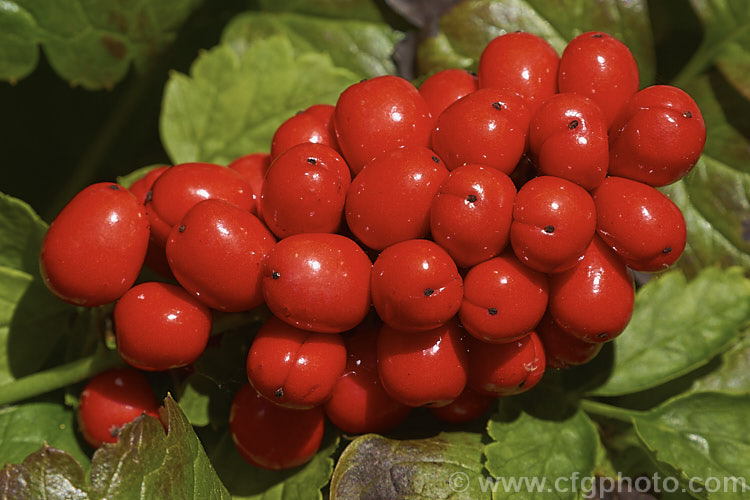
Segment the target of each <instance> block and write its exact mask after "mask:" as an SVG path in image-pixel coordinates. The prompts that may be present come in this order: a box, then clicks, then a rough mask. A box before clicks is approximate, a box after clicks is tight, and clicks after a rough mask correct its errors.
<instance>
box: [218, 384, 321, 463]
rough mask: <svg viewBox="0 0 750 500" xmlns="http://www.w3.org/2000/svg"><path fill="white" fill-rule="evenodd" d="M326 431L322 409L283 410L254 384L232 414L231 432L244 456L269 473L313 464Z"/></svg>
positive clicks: (243, 393)
mask: <svg viewBox="0 0 750 500" xmlns="http://www.w3.org/2000/svg"><path fill="white" fill-rule="evenodd" d="M324 428H325V415H324V413H323V410H322V408H320V407H316V408H310V409H308V410H292V409H290V408H283V407H281V406H278V405H275V404H273V403H272V402H270V401H268V400H267V399H265V398H264V397H263V396H261V395H260V394H258V393H257V392H256V391H255V389H253V387H252V386H251V385H250V384H245V385H243V386H242V387H241V388H240V390H239V391H238V392H237V394H236V395H235V397H234V400H233V401H232V408H231V410H230V413H229V431H230V432H231V434H232V441H234V444H235V446H236V447H237V450H238V451H239V452H240V455H242V457H243V458H244V459H245V460H247V461H248V462H250V463H251V464H253V465H256V466H258V467H262V468H263V469H268V470H281V469H291V468H292V467H297V466H298V465H302V464H304V463H305V462H307V461H308V460H310V459H311V458H312V457H313V456H314V455H315V453H317V451H318V449H319V448H320V443H321V442H322V441H323V430H324Z"/></svg>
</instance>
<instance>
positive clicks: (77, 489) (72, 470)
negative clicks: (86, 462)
mask: <svg viewBox="0 0 750 500" xmlns="http://www.w3.org/2000/svg"><path fill="white" fill-rule="evenodd" d="M0 498H50V499H51V498H65V499H66V500H84V499H87V498H89V496H88V494H87V493H86V474H85V472H84V470H83V467H81V464H79V463H78V462H77V461H76V459H75V458H73V457H72V456H71V455H70V454H68V452H66V451H63V450H59V449H57V448H51V447H49V446H47V445H46V444H44V445H43V446H42V448H41V449H40V450H39V451H36V452H34V453H32V454H30V455H29V456H28V457H26V459H25V460H24V461H23V463H22V464H21V465H6V466H5V467H3V469H2V470H1V471H0Z"/></svg>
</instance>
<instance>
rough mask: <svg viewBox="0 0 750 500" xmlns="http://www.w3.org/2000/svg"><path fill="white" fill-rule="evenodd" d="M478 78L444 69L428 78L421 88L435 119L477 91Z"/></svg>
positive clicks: (456, 70)
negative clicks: (446, 109) (455, 103)
mask: <svg viewBox="0 0 750 500" xmlns="http://www.w3.org/2000/svg"><path fill="white" fill-rule="evenodd" d="M477 88H478V86H477V77H476V76H475V75H472V74H471V73H469V72H468V71H465V70H463V69H444V70H442V71H438V72H437V73H435V74H433V75H432V76H430V77H429V78H427V79H426V80H425V81H424V82H422V85H420V87H419V93H420V94H422V97H424V100H425V101H426V102H427V105H428V106H429V107H430V113H431V114H432V116H433V118H437V117H438V116H440V113H442V112H443V111H445V108H447V107H448V106H450V105H451V104H453V103H454V102H456V101H457V100H459V99H461V98H462V97H463V96H465V95H467V94H471V93H472V92H474V91H475V90H477Z"/></svg>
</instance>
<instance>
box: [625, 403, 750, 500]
mask: <svg viewBox="0 0 750 500" xmlns="http://www.w3.org/2000/svg"><path fill="white" fill-rule="evenodd" d="M633 421H634V424H635V429H636V432H637V433H638V436H639V438H640V440H641V441H642V443H643V444H644V446H646V447H647V449H648V451H649V453H650V454H651V456H652V457H653V459H654V460H656V461H657V462H658V463H659V464H664V465H666V466H668V467H670V470H673V471H675V472H677V473H679V474H680V478H679V479H681V482H682V483H683V484H684V485H686V486H689V487H691V488H692V489H691V493H694V494H699V495H700V497H702V498H711V499H740V498H747V497H748V495H749V494H750V473H749V472H748V471H750V437H749V436H750V396H748V395H747V394H744V395H737V396H731V395H727V394H722V393H712V392H703V393H692V394H689V395H687V396H682V397H678V398H676V399H673V400H671V401H669V402H667V403H665V404H664V405H662V406H660V407H658V408H656V409H654V410H652V411H650V412H648V413H646V414H643V415H640V416H637V417H635V418H634V419H633ZM691 480H692V484H690V483H689V482H690V481H691ZM740 481H741V482H740ZM717 486H718V488H717ZM734 488H736V490H735V491H733V489H734ZM700 490H702V491H700ZM714 490H715V491H714ZM707 493H708V494H707Z"/></svg>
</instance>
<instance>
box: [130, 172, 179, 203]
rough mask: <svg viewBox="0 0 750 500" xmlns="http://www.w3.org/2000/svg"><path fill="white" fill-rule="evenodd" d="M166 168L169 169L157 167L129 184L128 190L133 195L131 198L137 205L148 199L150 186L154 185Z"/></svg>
mask: <svg viewBox="0 0 750 500" xmlns="http://www.w3.org/2000/svg"><path fill="white" fill-rule="evenodd" d="M168 168H169V167H167V166H163V167H157V168H155V169H153V170H151V171H149V172H148V173H147V174H146V175H144V176H143V177H141V178H140V179H138V180H137V181H135V182H134V183H133V184H131V186H130V188H128V189H129V191H130V192H131V193H133V196H135V197H136V199H137V200H138V202H139V203H146V198H148V192H149V191H151V186H153V185H154V182H155V181H156V179H158V178H159V177H160V176H161V174H163V173H164V172H166V171H167V169H168Z"/></svg>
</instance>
